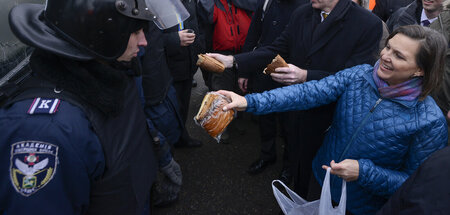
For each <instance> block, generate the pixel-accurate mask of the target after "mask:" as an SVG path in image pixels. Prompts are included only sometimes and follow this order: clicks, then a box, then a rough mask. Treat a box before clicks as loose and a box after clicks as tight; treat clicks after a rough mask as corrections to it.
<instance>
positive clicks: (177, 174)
mask: <svg viewBox="0 0 450 215" xmlns="http://www.w3.org/2000/svg"><path fill="white" fill-rule="evenodd" d="M160 170H161V172H162V173H164V175H165V176H166V177H167V178H169V179H170V180H171V181H172V182H173V183H174V184H176V185H180V186H181V184H182V183H183V176H182V174H181V168H180V165H179V164H178V163H177V162H176V161H175V160H174V159H173V158H172V160H171V161H170V162H169V164H167V165H166V166H163V167H161V168H160Z"/></svg>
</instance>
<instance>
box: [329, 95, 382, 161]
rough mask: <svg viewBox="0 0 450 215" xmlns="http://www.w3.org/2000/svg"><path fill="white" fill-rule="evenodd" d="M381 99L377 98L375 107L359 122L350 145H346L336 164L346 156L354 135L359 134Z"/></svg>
mask: <svg viewBox="0 0 450 215" xmlns="http://www.w3.org/2000/svg"><path fill="white" fill-rule="evenodd" d="M382 100H383V99H382V98H379V99H378V100H377V102H376V103H375V105H374V106H373V107H372V108H371V109H370V111H369V113H368V114H366V116H365V117H364V119H363V121H362V122H361V124H359V126H358V129H356V132H355V133H354V134H353V136H352V138H351V139H350V143H349V144H347V146H346V147H345V149H344V151H343V152H342V154H341V156H340V157H339V160H338V161H337V162H341V161H342V159H343V158H344V155H346V154H347V151H348V149H349V148H350V146H351V145H352V144H353V141H354V140H355V137H356V135H357V134H358V133H359V131H360V130H361V128H362V127H363V126H364V125H365V124H366V122H367V119H369V116H370V115H372V113H373V111H374V110H375V108H376V107H377V106H378V105H379V104H380V102H381V101H382Z"/></svg>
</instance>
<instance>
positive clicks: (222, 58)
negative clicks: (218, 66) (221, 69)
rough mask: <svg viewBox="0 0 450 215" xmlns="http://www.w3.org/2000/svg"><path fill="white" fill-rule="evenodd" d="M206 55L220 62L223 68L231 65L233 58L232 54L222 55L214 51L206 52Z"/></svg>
mask: <svg viewBox="0 0 450 215" xmlns="http://www.w3.org/2000/svg"><path fill="white" fill-rule="evenodd" d="M206 55H208V56H210V57H212V58H214V59H216V60H218V61H220V62H222V63H223V65H224V66H225V68H231V67H233V60H234V58H233V55H223V54H216V53H206Z"/></svg>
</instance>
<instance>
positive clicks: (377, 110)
mask: <svg viewBox="0 0 450 215" xmlns="http://www.w3.org/2000/svg"><path fill="white" fill-rule="evenodd" d="M446 47H447V42H446V41H445V39H444V37H443V36H442V35H440V34H439V33H437V32H436V31H433V30H431V29H428V28H423V27H421V26H418V25H417V26H404V27H400V28H398V29H397V30H395V31H394V32H393V33H392V34H391V35H390V36H389V37H388V39H387V43H386V46H385V48H384V49H383V50H382V51H381V53H380V59H379V61H378V62H377V63H376V64H375V66H374V67H372V66H370V65H359V66H355V67H352V68H348V69H345V70H343V71H340V72H338V73H336V74H335V75H333V76H328V77H326V78H324V79H321V80H319V81H310V82H306V83H304V84H297V85H291V86H287V87H284V88H278V89H275V90H271V91H267V92H264V93H261V94H250V95H246V96H245V97H242V96H239V95H236V94H234V93H232V92H228V91H219V93H221V94H223V95H225V96H227V97H229V98H230V99H231V100H232V102H231V103H230V104H228V105H227V106H225V107H224V110H225V111H226V110H228V109H231V108H235V109H237V110H241V111H242V110H245V111H247V112H252V113H257V114H266V113H269V112H282V111H288V110H305V109H309V108H314V107H317V106H321V105H325V104H329V103H331V102H334V101H337V107H336V110H335V113H334V119H333V123H332V125H331V127H330V129H329V130H328V133H327V135H326V138H325V140H324V143H323V144H322V146H321V148H320V150H319V151H318V153H317V154H316V156H315V158H314V161H313V167H312V168H313V172H314V175H315V178H316V179H317V180H318V182H319V183H320V184H321V185H322V183H323V179H324V177H325V173H326V171H325V170H324V169H326V168H327V167H328V166H330V167H331V169H332V170H331V173H332V174H333V175H332V177H331V193H332V199H333V200H334V201H335V202H339V198H340V193H341V185H342V181H341V179H340V178H342V179H343V180H345V181H347V193H348V194H347V210H348V211H350V212H351V213H353V214H374V213H375V212H376V211H377V210H378V209H380V208H381V206H382V205H383V204H384V203H385V202H386V200H387V199H388V198H389V196H391V195H392V194H393V193H394V192H395V191H396V190H397V188H398V187H400V185H401V184H402V183H403V182H404V181H405V180H406V179H407V178H408V176H409V175H410V174H411V173H412V172H413V171H414V170H415V169H416V168H417V167H418V166H419V165H420V164H421V163H422V162H423V161H424V160H425V159H426V158H427V157H428V156H429V155H430V154H431V153H432V152H434V151H436V150H438V149H440V148H443V147H444V146H445V144H446V143H447V125H446V121H445V118H444V116H443V115H442V112H441V111H440V110H439V108H438V106H437V105H436V103H435V102H434V100H433V99H432V98H431V97H430V96H428V95H429V94H430V92H431V91H433V90H434V89H436V88H437V86H438V85H439V83H440V81H441V77H442V74H443V66H444V57H445V53H446ZM289 67H290V68H291V69H292V67H295V66H293V65H291V64H289ZM285 69H288V68H287V67H285V68H278V69H276V71H277V72H279V73H283V70H285ZM294 69H295V68H294ZM277 75H278V74H273V75H272V76H273V77H274V78H276V77H275V76H277Z"/></svg>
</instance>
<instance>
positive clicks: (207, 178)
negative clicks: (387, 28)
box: [154, 72, 281, 215]
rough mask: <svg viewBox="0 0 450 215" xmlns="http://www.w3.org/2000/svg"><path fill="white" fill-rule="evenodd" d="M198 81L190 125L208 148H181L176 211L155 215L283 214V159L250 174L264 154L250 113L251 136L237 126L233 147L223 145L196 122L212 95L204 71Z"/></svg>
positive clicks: (173, 208) (232, 133)
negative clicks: (276, 185)
mask: <svg viewBox="0 0 450 215" xmlns="http://www.w3.org/2000/svg"><path fill="white" fill-rule="evenodd" d="M194 78H195V79H196V80H197V82H198V86H197V87H195V88H193V90H192V96H191V104H190V113H189V117H188V122H187V127H188V131H189V132H190V134H191V136H193V137H195V138H197V139H200V140H201V141H202V142H203V146H202V147H200V148H176V149H175V159H176V160H177V161H178V163H179V164H180V166H181V168H182V171H183V183H184V184H183V188H182V190H181V194H180V199H179V201H178V202H177V203H176V204H174V205H172V206H171V207H168V208H159V209H158V208H157V209H155V211H154V214H157V215H164V214H171V215H173V214H183V215H185V214H189V215H191V214H192V215H194V214H195V215H197V214H208V215H211V214H218V215H219V214H223V215H228V214H257V215H264V214H278V213H279V212H280V209H279V207H278V204H277V202H276V200H275V198H274V196H273V193H272V186H271V182H272V180H273V179H275V178H276V177H277V176H278V174H279V171H280V170H281V156H280V155H279V156H278V161H277V163H276V164H275V165H272V166H269V167H268V168H267V169H266V170H265V171H264V172H263V173H261V174H259V175H256V176H250V175H249V174H247V172H246V171H247V168H248V166H249V165H250V164H251V163H252V162H253V161H254V160H256V159H257V158H258V156H259V150H260V145H259V134H258V129H257V124H256V123H255V121H254V120H252V117H251V115H250V114H245V115H244V117H243V119H242V120H241V121H240V122H241V125H243V127H244V128H245V134H240V133H239V132H238V130H237V129H236V128H235V127H234V126H231V127H230V128H229V129H230V143H229V144H218V143H217V142H216V140H214V139H213V138H211V137H210V136H208V134H207V133H206V132H205V131H203V130H202V129H201V128H200V127H199V126H197V125H195V123H194V122H193V120H192V119H193V117H194V115H195V114H196V113H197V111H198V109H199V107H200V103H201V101H202V99H203V96H204V95H205V94H206V92H207V88H206V86H205V85H204V82H203V79H202V78H201V73H200V72H197V73H196V75H195V76H194ZM279 142H281V141H279ZM280 145H281V144H278V152H280V151H281V148H280ZM279 154H280V153H279Z"/></svg>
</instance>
